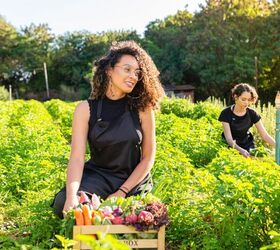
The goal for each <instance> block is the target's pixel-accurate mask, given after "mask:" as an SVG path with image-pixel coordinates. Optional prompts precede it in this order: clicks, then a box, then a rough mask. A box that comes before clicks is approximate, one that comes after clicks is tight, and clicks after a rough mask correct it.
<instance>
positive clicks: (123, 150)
mask: <svg viewBox="0 0 280 250" xmlns="http://www.w3.org/2000/svg"><path fill="white" fill-rule="evenodd" d="M127 101H128V100H127V98H126V97H124V98H122V99H119V100H116V101H115V100H110V99H108V98H107V97H105V98H103V99H100V100H88V103H89V107H90V119H89V130H88V143H89V148H90V160H89V161H87V162H86V163H85V169H84V173H83V177H82V181H81V187H80V190H82V189H84V191H88V192H90V193H96V194H97V195H99V196H101V197H102V198H103V199H105V198H106V197H107V196H108V195H110V194H112V193H114V192H115V191H117V190H118V188H119V187H120V186H121V185H122V184H123V183H124V182H125V181H126V179H127V178H128V177H129V176H130V175H131V173H132V172H133V170H134V169H135V167H136V166H137V164H138V163H139V162H140V160H141V144H142V137H143V131H142V128H141V124H140V120H139V115H138V112H137V111H133V110H130V109H129V106H128V102H127ZM151 188H152V183H151V180H150V175H149V174H148V175H147V176H146V177H145V178H144V180H143V181H141V183H140V184H138V185H137V186H136V187H134V188H133V189H132V190H131V191H130V193H129V195H134V194H138V193H141V192H142V191H143V190H144V191H149V190H150V189H151Z"/></svg>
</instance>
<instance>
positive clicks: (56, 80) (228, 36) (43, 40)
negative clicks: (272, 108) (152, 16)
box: [0, 0, 280, 102]
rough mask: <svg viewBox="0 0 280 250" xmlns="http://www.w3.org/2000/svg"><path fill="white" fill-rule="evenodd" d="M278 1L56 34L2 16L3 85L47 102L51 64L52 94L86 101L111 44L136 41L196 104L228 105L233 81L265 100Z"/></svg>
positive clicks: (213, 5) (244, 2) (279, 46)
mask: <svg viewBox="0 0 280 250" xmlns="http://www.w3.org/2000/svg"><path fill="white" fill-rule="evenodd" d="M279 7H280V1H279V0H273V1H268V0H206V3H205V5H203V6H202V5H201V6H200V9H199V11H197V12H196V13H194V14H192V13H190V12H188V11H187V10H183V11H178V12H177V13H176V14H175V15H170V16H167V17H166V18H165V19H163V20H154V21H151V22H150V23H149V24H148V25H147V26H146V30H145V32H144V36H143V37H142V36H140V35H139V34H137V32H136V31H134V30H129V31H125V30H120V31H110V32H102V33H97V34H93V33H90V32H88V31H78V32H66V33H64V34H63V35H54V34H53V33H52V32H51V29H50V28H49V27H48V25H47V24H39V25H35V24H31V25H29V26H27V27H23V28H21V29H20V30H17V29H16V28H15V27H13V25H12V24H10V23H8V22H7V21H6V20H5V18H4V17H2V16H0V45H1V46H0V85H2V86H3V85H4V86H5V87H6V88H8V86H9V85H12V87H13V91H14V92H13V93H14V95H15V97H16V98H26V99H28V98H35V99H40V98H41V99H43V98H44V95H43V94H42V93H44V91H45V79H44V71H43V63H44V62H45V63H46V64H47V69H48V79H49V87H50V89H51V97H55V98H57V97H59V98H62V99H72V100H73V99H81V98H87V97H88V95H89V93H90V85H89V82H90V79H91V77H92V62H93V61H94V60H95V59H97V58H98V57H100V56H102V55H103V54H104V53H105V51H106V50H107V49H108V46H109V45H110V43H111V42H112V41H115V40H117V41H119V40H131V39H133V40H136V41H137V42H139V43H140V44H141V45H142V46H143V47H144V48H145V49H146V50H147V51H148V52H149V54H150V55H151V57H152V58H153V59H154V61H155V63H156V65H157V66H158V68H159V70H160V72H161V80H162V83H163V84H164V85H183V84H191V85H193V86H194V87H195V88H196V89H195V98H196V100H203V99H205V98H207V97H208V96H215V97H219V98H226V99H227V100H229V90H230V88H231V87H232V85H234V84H235V83H239V82H248V83H251V84H252V85H254V86H255V87H256V88H257V90H258V92H259V93H260V97H261V100H262V101H263V102H267V101H273V100H274V98H275V94H276V91H277V90H278V89H280V32H279V31H280V8H279Z"/></svg>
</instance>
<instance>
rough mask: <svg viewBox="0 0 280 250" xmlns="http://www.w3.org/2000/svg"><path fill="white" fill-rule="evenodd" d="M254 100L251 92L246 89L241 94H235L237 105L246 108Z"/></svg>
mask: <svg viewBox="0 0 280 250" xmlns="http://www.w3.org/2000/svg"><path fill="white" fill-rule="evenodd" d="M251 102H252V96H251V93H250V92H247V91H244V92H243V93H242V94H241V95H240V96H235V105H236V106H239V107H240V108H243V109H246V108H247V107H248V106H249V105H250V104H251Z"/></svg>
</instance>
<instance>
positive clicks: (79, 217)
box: [74, 191, 101, 226]
mask: <svg viewBox="0 0 280 250" xmlns="http://www.w3.org/2000/svg"><path fill="white" fill-rule="evenodd" d="M79 203H80V204H79V205H78V207H76V208H75V209H74V216H75V219H76V225H77V226H83V225H96V224H100V222H101V217H100V215H98V214H95V212H97V211H96V209H97V208H98V207H99V205H100V201H99V199H98V197H97V196H96V195H93V196H92V199H91V200H90V199H89V198H88V196H87V195H86V194H85V193H84V192H82V191H81V192H80V199H79Z"/></svg>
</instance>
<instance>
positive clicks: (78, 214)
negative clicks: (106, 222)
mask: <svg viewBox="0 0 280 250" xmlns="http://www.w3.org/2000/svg"><path fill="white" fill-rule="evenodd" d="M74 215H75V219H76V225H77V226H83V225H85V221H84V216H83V212H82V210H81V209H80V208H76V209H75V211H74Z"/></svg>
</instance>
